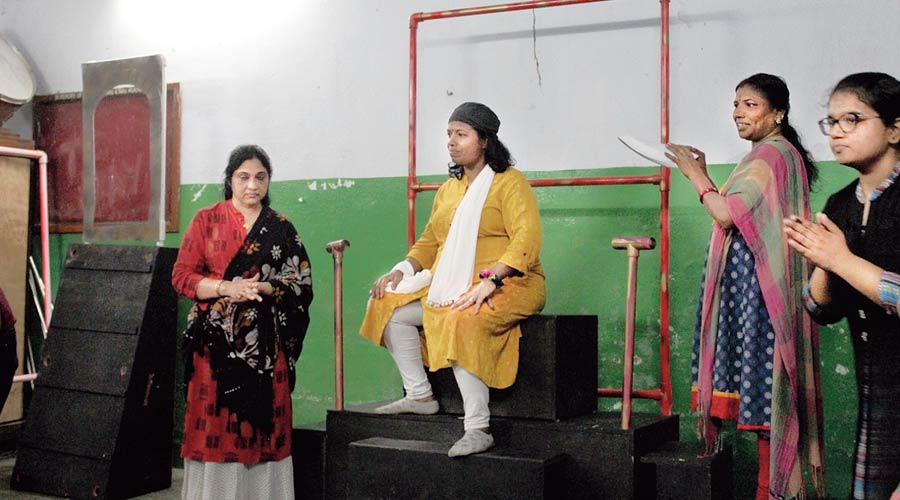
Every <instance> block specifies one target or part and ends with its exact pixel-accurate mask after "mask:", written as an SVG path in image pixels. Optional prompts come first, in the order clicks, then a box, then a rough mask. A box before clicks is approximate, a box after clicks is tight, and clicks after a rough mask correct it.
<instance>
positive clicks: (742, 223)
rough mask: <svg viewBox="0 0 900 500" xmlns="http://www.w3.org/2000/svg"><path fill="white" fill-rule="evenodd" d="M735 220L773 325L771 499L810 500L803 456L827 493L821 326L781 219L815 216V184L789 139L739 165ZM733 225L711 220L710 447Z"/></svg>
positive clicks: (703, 393)
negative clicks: (808, 304) (806, 303)
mask: <svg viewBox="0 0 900 500" xmlns="http://www.w3.org/2000/svg"><path fill="white" fill-rule="evenodd" d="M722 194H723V195H724V196H725V199H726V202H727V205H728V211H729V213H730V215H731V218H732V220H733V221H734V226H735V228H737V229H738V230H739V231H740V232H741V235H743V237H744V239H745V240H746V242H747V245H748V246H749V247H750V250H751V252H752V253H753V257H754V259H755V262H756V274H757V280H758V281H759V284H760V288H761V290H762V294H763V300H764V302H765V305H766V310H767V311H768V313H769V317H770V319H771V322H772V327H773V330H774V331H775V352H774V355H773V364H772V416H771V439H772V441H771V450H772V451H771V453H772V455H771V460H770V463H771V474H770V493H769V494H770V498H778V499H803V498H806V495H805V489H804V486H803V471H802V468H801V465H800V464H801V461H805V462H806V463H807V464H808V465H809V467H810V476H811V478H812V482H813V485H814V488H815V490H816V494H817V496H819V497H824V494H825V481H824V477H823V474H824V459H823V444H824V441H823V437H822V398H821V387H820V382H819V354H818V352H819V338H818V330H817V328H816V326H815V325H814V324H813V322H812V320H811V318H810V317H809V315H808V314H807V313H806V311H805V309H804V308H803V297H802V291H803V286H804V285H805V284H806V283H807V281H808V272H807V271H808V269H807V265H806V264H805V263H804V261H803V259H802V257H801V256H800V255H799V254H797V253H796V252H792V251H790V250H789V248H788V246H787V243H786V241H785V238H784V232H783V230H782V219H783V218H784V217H786V216H788V215H792V214H796V215H800V216H802V217H803V218H805V219H807V220H809V217H810V209H809V185H808V182H807V179H806V170H805V168H804V165H803V161H802V158H801V156H800V154H799V153H798V152H797V150H796V149H794V147H793V146H791V145H790V144H789V143H788V142H787V141H786V140H784V138H780V137H779V138H775V139H770V140H767V141H765V142H762V143H760V144H758V145H757V146H755V147H754V148H753V150H752V151H750V153H749V154H748V155H747V156H746V157H745V158H744V159H743V160H742V161H741V162H740V163H739V164H738V166H737V167H735V169H734V171H733V172H732V173H731V176H730V177H729V178H728V181H727V183H726V184H725V188H724V189H723V191H722ZM730 242H731V231H730V230H725V229H723V228H722V227H721V226H719V225H718V224H713V231H712V235H711V236H710V244H709V255H708V257H707V268H706V282H705V283H704V293H703V297H702V301H703V302H702V313H701V314H702V315H701V323H700V370H699V373H698V386H699V399H698V410H699V411H700V416H701V422H702V426H703V430H704V434H705V437H706V445H707V452H711V451H712V448H713V446H714V443H715V441H716V438H717V430H716V429H715V426H714V425H713V424H712V422H711V421H710V416H709V411H710V405H711V402H712V393H713V388H712V377H713V363H714V361H715V350H716V335H717V332H718V318H719V295H720V286H719V283H720V281H721V277H722V272H723V270H724V268H725V259H726V255H727V252H728V248H729V247H730Z"/></svg>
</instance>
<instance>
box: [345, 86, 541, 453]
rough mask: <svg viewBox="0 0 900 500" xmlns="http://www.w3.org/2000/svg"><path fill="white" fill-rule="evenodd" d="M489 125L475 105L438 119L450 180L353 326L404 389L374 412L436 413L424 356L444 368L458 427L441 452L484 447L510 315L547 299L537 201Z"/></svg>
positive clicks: (513, 366)
mask: <svg viewBox="0 0 900 500" xmlns="http://www.w3.org/2000/svg"><path fill="white" fill-rule="evenodd" d="M499 128H500V120H499V118H497V115H496V114H494V112H493V111H491V110H490V108H488V107H487V106H485V105H483V104H479V103H464V104H462V105H460V106H459V107H458V108H456V110H454V112H453V114H452V115H451V116H450V120H449V123H448V126H447V138H448V139H447V148H448V150H449V152H450V158H451V160H452V163H451V167H450V173H451V178H450V179H448V180H447V181H446V182H445V183H444V184H443V185H442V186H441V187H440V189H439V190H438V192H437V194H436V196H435V199H434V206H433V207H432V211H431V217H430V218H429V221H428V225H427V226H426V227H425V231H424V232H423V233H422V236H421V237H419V240H418V241H417V242H416V244H415V245H414V246H413V248H412V249H411V250H410V251H409V253H408V254H407V256H406V259H404V260H403V261H401V262H399V263H398V264H397V265H396V266H394V268H393V269H391V271H390V272H388V273H387V274H385V275H384V276H382V277H381V278H379V279H378V281H376V282H375V284H374V285H373V286H372V290H371V292H370V293H371V295H372V300H370V301H369V306H368V309H367V311H366V317H365V319H364V320H363V324H362V327H361V328H360V334H361V335H363V336H364V337H366V338H368V339H370V340H371V341H372V342H374V343H375V344H378V345H384V346H385V347H386V348H387V349H388V351H389V352H390V353H391V356H392V357H393V358H394V361H395V362H396V363H397V368H398V370H399V371H400V375H401V378H402V379H403V387H404V389H405V391H406V397H404V398H403V399H400V400H398V401H395V402H393V403H390V404H388V405H385V406H382V407H379V408H377V409H376V412H378V413H418V414H433V413H437V411H438V404H437V401H435V400H434V397H433V395H432V392H431V385H430V384H429V383H428V379H427V377H426V375H425V369H424V367H423V365H427V366H428V367H429V369H430V370H431V371H436V370H439V369H441V368H447V367H452V369H453V374H454V376H455V377H456V381H457V384H459V387H460V393H461V394H462V397H463V406H464V409H465V420H464V428H465V434H464V435H463V437H462V438H461V439H460V440H459V441H457V442H456V444H454V445H453V447H452V448H451V449H450V451H449V455H450V456H451V457H453V456H465V455H470V454H472V453H479V452H482V451H485V450H487V449H489V448H490V447H491V446H493V444H494V440H493V437H492V436H491V434H490V411H489V409H488V400H489V391H488V387H494V388H505V387H509V386H510V385H512V383H513V382H515V379H516V372H517V370H518V363H519V337H521V331H520V330H519V326H518V324H519V322H520V321H521V320H523V319H525V318H527V317H528V316H530V315H532V314H535V313H537V312H539V311H540V310H541V309H542V308H543V307H544V300H545V297H546V290H545V286H544V271H543V269H542V267H541V263H540V260H539V258H538V255H539V253H540V249H541V243H542V233H541V221H540V214H539V212H538V207H537V199H536V198H535V196H534V192H533V191H532V190H531V186H530V185H529V184H528V181H527V180H526V179H525V176H523V175H522V173H521V172H519V171H518V170H516V169H514V168H511V165H512V163H513V162H512V159H511V158H510V154H509V151H508V150H507V149H506V147H505V146H504V145H503V143H502V142H500V140H499V139H498V138H497V131H498V130H499ZM485 167H487V168H485ZM419 327H423V329H424V335H423V336H422V337H420V334H419Z"/></svg>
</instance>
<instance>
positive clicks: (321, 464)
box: [291, 421, 327, 500]
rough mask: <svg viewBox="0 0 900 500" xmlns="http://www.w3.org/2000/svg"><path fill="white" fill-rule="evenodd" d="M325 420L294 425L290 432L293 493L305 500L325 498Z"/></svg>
mask: <svg viewBox="0 0 900 500" xmlns="http://www.w3.org/2000/svg"><path fill="white" fill-rule="evenodd" d="M326 439H327V434H326V432H325V422H324V421H322V422H315V423H311V424H305V425H301V426H299V427H295V428H294V429H293V430H292V432H291V460H292V461H293V463H294V494H295V496H296V497H297V498H303V499H305V500H321V499H323V498H325V440H326Z"/></svg>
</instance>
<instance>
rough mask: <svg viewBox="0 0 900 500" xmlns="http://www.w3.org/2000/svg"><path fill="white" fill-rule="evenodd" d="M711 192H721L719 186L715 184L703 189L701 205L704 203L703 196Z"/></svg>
mask: <svg viewBox="0 0 900 500" xmlns="http://www.w3.org/2000/svg"><path fill="white" fill-rule="evenodd" d="M709 193H716V194H719V188H717V187H715V186H710V187H708V188H706V189H704V190H703V191H700V204H701V205H702V204H703V197H704V196H706V195H708V194H709Z"/></svg>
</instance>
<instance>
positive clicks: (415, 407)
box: [375, 398, 438, 415]
mask: <svg viewBox="0 0 900 500" xmlns="http://www.w3.org/2000/svg"><path fill="white" fill-rule="evenodd" d="M437 412H438V402H437V400H431V401H416V400H415V399H409V398H403V399H398V400H397V401H394V402H393V403H389V404H386V405H384V406H379V407H378V408H375V413H380V414H382V415H396V414H398V413H415V414H416V415H434V414H435V413H437Z"/></svg>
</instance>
